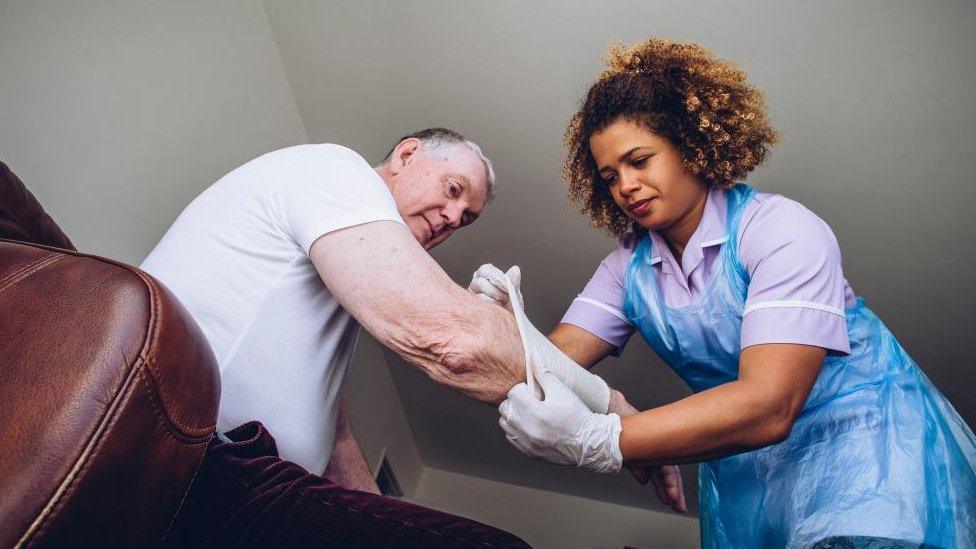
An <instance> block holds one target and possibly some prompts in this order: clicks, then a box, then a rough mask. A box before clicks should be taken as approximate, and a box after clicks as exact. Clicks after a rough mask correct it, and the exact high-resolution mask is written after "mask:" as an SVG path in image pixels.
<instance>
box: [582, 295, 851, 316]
mask: <svg viewBox="0 0 976 549" xmlns="http://www.w3.org/2000/svg"><path fill="white" fill-rule="evenodd" d="M577 299H579V298H577ZM792 307H797V308H801V309H816V310H818V311H824V312H827V313H831V314H835V315H837V316H841V317H844V316H845V315H844V311H843V309H838V308H837V307H831V306H830V305H824V304H822V303H814V302H812V301H764V302H762V303H753V304H752V305H749V306H748V307H746V310H745V311H742V316H746V315H747V314H749V313H751V312H753V311H758V310H759V309H786V308H792Z"/></svg>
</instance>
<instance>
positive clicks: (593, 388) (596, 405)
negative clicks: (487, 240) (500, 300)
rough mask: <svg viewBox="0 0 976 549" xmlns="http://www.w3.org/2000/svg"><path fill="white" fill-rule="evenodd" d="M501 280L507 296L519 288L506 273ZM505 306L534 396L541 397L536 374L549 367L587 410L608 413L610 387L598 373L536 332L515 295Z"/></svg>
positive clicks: (516, 291)
mask: <svg viewBox="0 0 976 549" xmlns="http://www.w3.org/2000/svg"><path fill="white" fill-rule="evenodd" d="M504 282H505V284H506V287H507V289H508V295H509V296H515V295H518V289H517V288H516V287H515V285H514V284H513V283H512V281H511V280H510V279H509V278H508V276H505V277H504ZM505 308H506V309H508V310H509V312H511V313H512V316H514V317H515V323H516V324H517V325H518V330H519V335H520V336H521V337H522V349H523V351H524V352H525V379H526V383H527V384H528V386H529V388H530V389H532V392H533V394H535V396H536V398H538V399H539V400H542V399H543V397H544V395H543V394H542V389H541V387H539V383H538V382H537V381H536V378H537V377H538V376H539V375H541V374H542V371H543V370H550V371H551V372H552V373H553V374H555V376H556V377H557V378H559V380H560V381H561V382H562V383H563V384H564V385H566V387H568V388H569V389H571V390H572V391H573V392H574V393H576V395H577V396H579V397H580V400H582V401H583V403H584V404H586V407H587V408H589V409H590V411H592V412H596V413H598V414H605V413H607V410H608V409H609V407H610V387H608V386H607V384H606V382H605V381H603V379H602V378H601V377H600V376H597V375H594V374H591V373H590V372H587V371H586V370H585V369H584V368H583V367H582V366H580V365H579V364H577V363H576V362H574V361H573V360H572V359H571V358H569V357H568V356H566V355H565V354H564V353H563V352H562V351H560V350H559V348H558V347H556V346H555V345H554V344H553V343H552V342H551V341H549V338H547V337H546V336H544V335H543V334H542V333H541V332H539V330H537V329H536V328H535V326H533V325H532V323H531V322H529V319H528V318H527V317H526V316H525V311H524V310H523V309H522V305H521V304H520V303H518V300H517V299H509V300H508V303H506V304H505Z"/></svg>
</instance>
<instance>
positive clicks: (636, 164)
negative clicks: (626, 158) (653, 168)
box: [631, 156, 650, 168]
mask: <svg viewBox="0 0 976 549" xmlns="http://www.w3.org/2000/svg"><path fill="white" fill-rule="evenodd" d="M649 158H650V156H642V157H640V158H636V159H634V161H633V162H632V163H631V164H633V166H634V167H635V168H640V167H641V166H643V165H644V164H647V159H649Z"/></svg>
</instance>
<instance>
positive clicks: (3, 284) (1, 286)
mask: <svg viewBox="0 0 976 549" xmlns="http://www.w3.org/2000/svg"><path fill="white" fill-rule="evenodd" d="M62 257H64V256H60V255H51V256H48V257H45V258H43V259H38V260H35V261H31V262H29V263H27V264H26V265H24V266H23V267H21V268H20V269H17V270H16V271H14V272H13V273H11V274H10V275H9V276H8V277H7V278H6V279H4V280H2V281H0V292H3V291H4V290H6V289H7V288H9V287H11V286H13V285H14V284H16V283H18V282H20V281H21V280H24V279H25V278H27V277H29V276H31V275H32V274H34V273H36V272H38V271H40V270H42V269H44V268H45V267H47V266H49V265H50V264H52V263H54V262H55V261H58V260H59V259H61V258H62Z"/></svg>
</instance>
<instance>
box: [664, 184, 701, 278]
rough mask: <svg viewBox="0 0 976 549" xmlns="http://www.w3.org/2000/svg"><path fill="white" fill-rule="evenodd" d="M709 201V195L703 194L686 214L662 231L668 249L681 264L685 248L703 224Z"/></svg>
mask: <svg viewBox="0 0 976 549" xmlns="http://www.w3.org/2000/svg"><path fill="white" fill-rule="evenodd" d="M707 201H708V193H707V192H705V193H702V195H701V196H700V197H699V199H698V200H696V201H695V203H694V204H693V205H692V207H691V208H689V209H688V211H687V212H685V213H684V215H682V216H681V217H680V218H678V220H677V221H675V222H674V223H672V224H671V226H669V227H668V228H667V229H664V230H663V231H661V234H662V235H663V236H664V240H665V241H666V242H667V243H668V248H670V249H671V253H672V254H674V258H675V259H676V260H677V261H678V263H681V255H682V254H683V253H684V251H685V246H687V245H688V241H689V240H691V235H693V234H695V230H697V229H698V226H699V225H700V224H701V220H702V217H704V215H705V203H706V202H707Z"/></svg>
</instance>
